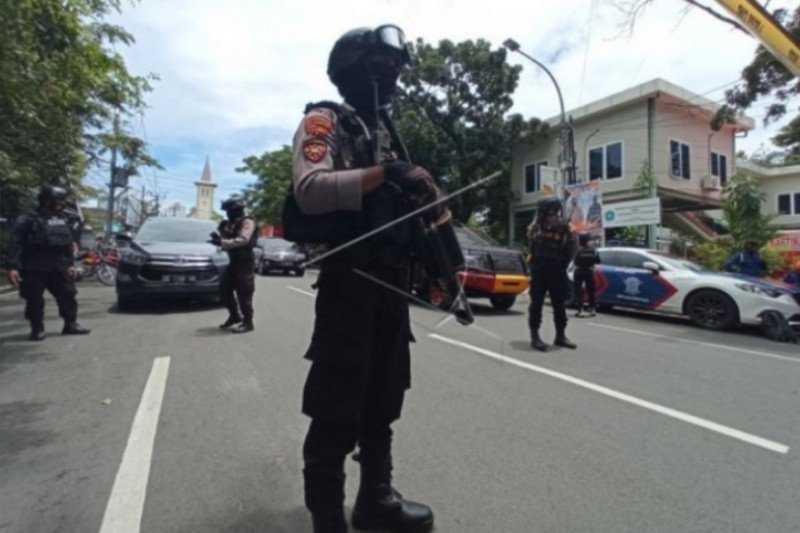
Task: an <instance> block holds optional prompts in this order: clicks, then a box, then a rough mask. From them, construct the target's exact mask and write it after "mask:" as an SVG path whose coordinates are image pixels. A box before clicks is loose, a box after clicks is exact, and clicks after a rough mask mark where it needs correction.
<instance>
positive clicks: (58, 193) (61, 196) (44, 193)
mask: <svg viewBox="0 0 800 533" xmlns="http://www.w3.org/2000/svg"><path fill="white" fill-rule="evenodd" d="M68 196H69V193H68V192H67V189H65V188H64V187H58V186H56V185H42V188H41V189H39V196H38V200H39V205H45V204H46V203H47V202H52V201H56V202H66V201H67V197H68Z"/></svg>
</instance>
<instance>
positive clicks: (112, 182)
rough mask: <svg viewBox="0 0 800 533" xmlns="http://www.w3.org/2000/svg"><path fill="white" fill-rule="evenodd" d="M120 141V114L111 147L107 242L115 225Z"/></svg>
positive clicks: (115, 121)
mask: <svg viewBox="0 0 800 533" xmlns="http://www.w3.org/2000/svg"><path fill="white" fill-rule="evenodd" d="M118 139H119V114H116V115H115V116H114V140H113V144H112V146H111V180H110V183H109V184H108V212H107V213H106V240H109V239H111V232H112V231H113V229H114V228H113V225H114V189H115V188H116V186H117V140H118Z"/></svg>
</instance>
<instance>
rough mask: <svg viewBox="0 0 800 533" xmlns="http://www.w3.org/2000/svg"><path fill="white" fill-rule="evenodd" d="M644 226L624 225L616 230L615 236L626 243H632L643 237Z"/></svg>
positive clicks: (641, 239)
mask: <svg viewBox="0 0 800 533" xmlns="http://www.w3.org/2000/svg"><path fill="white" fill-rule="evenodd" d="M645 229H646V228H645V226H625V227H623V228H619V230H618V231H617V234H616V236H617V238H618V239H621V240H622V241H624V242H626V243H634V242H639V241H643V240H644V239H645Z"/></svg>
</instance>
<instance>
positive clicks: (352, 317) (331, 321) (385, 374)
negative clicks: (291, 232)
mask: <svg viewBox="0 0 800 533" xmlns="http://www.w3.org/2000/svg"><path fill="white" fill-rule="evenodd" d="M368 272H369V274H370V275H373V276H375V277H377V278H379V279H381V280H383V281H384V282H386V283H389V284H392V285H394V286H396V287H398V288H400V289H401V290H403V291H406V290H407V287H408V270H407V269H402V268H401V269H388V268H386V269H369V270H368ZM411 339H412V336H411V330H410V328H409V315H408V302H407V300H406V299H405V297H403V296H401V295H398V294H395V293H393V292H390V291H389V290H388V289H386V288H384V287H381V286H380V285H378V284H376V283H375V282H374V281H370V280H367V279H365V278H363V277H361V276H359V275H357V274H355V273H354V272H353V271H352V270H350V269H339V268H326V266H325V265H323V269H322V273H321V275H320V279H319V282H318V294H317V299H316V320H315V324H314V333H313V337H312V340H311V346H310V347H309V349H308V352H307V353H306V358H308V359H311V360H312V364H311V369H310V371H309V374H308V378H307V380H306V384H305V388H304V391H303V412H304V413H305V414H306V415H308V416H310V417H311V424H310V426H309V430H308V434H307V435H306V440H305V444H304V446H303V459H304V462H305V468H304V470H303V474H304V479H305V501H306V506H307V507H308V509H309V510H310V511H311V512H312V513H326V512H330V511H335V510H336V509H340V508H341V505H342V502H343V501H344V461H345V457H346V456H347V454H348V453H349V452H351V451H352V450H353V449H354V448H355V445H356V444H358V446H359V456H360V459H359V461H360V462H361V471H362V482H363V481H364V479H365V476H366V478H367V479H368V480H369V479H370V476H371V479H372V483H375V484H378V483H388V482H389V481H390V478H391V469H392V462H391V443H392V430H391V428H390V425H391V423H392V422H394V421H395V420H396V419H398V418H399V417H400V413H401V411H402V406H403V399H404V396H405V391H406V389H407V388H408V387H409V386H410V359H409V342H410V340H411ZM368 482H369V481H368Z"/></svg>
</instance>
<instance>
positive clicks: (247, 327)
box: [231, 320, 256, 333]
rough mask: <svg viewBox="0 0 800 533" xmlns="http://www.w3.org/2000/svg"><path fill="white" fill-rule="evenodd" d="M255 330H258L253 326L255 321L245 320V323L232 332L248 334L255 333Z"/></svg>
mask: <svg viewBox="0 0 800 533" xmlns="http://www.w3.org/2000/svg"><path fill="white" fill-rule="evenodd" d="M254 329H256V328H255V326H254V325H253V321H252V320H245V321H244V322H242V323H241V324H239V325H238V326H236V327H235V328H233V329H232V330H231V331H232V332H233V333H247V332H248V331H253V330H254Z"/></svg>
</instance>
